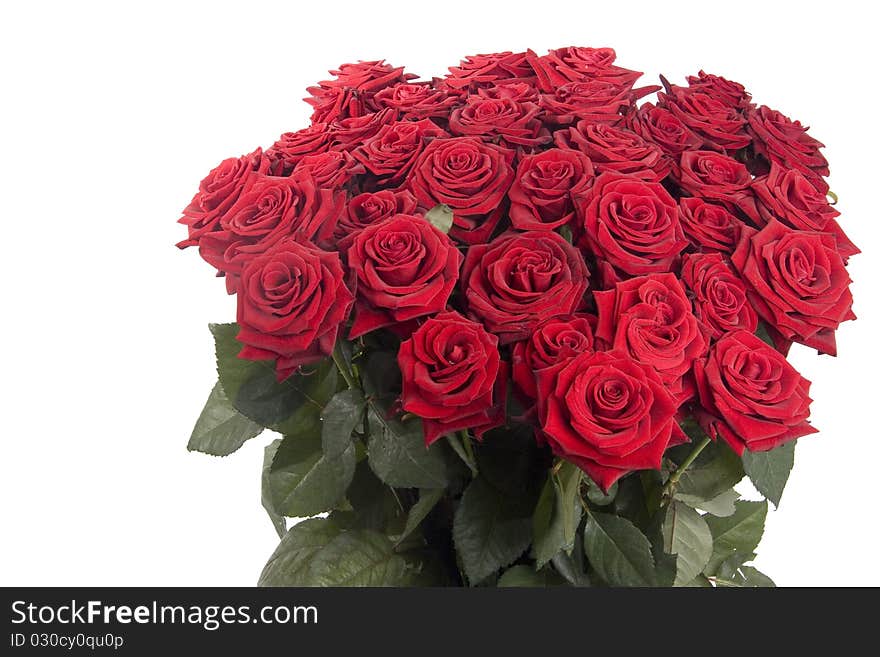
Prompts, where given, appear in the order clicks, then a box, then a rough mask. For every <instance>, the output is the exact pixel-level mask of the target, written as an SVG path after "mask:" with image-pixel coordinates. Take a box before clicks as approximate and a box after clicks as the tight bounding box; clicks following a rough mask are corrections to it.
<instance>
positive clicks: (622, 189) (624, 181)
mask: <svg viewBox="0 0 880 657" xmlns="http://www.w3.org/2000/svg"><path fill="white" fill-rule="evenodd" d="M577 212H578V221H579V222H580V227H581V228H582V229H583V230H582V232H583V237H582V240H581V242H582V244H583V246H584V247H585V248H586V249H588V250H589V251H591V252H592V253H594V254H595V255H596V257H597V258H600V259H602V260H604V261H606V262H607V263H608V264H609V265H611V266H612V267H615V268H616V269H618V270H620V271H622V272H624V273H626V274H629V275H631V276H638V275H640V274H649V273H652V272H666V271H669V270H670V269H672V268H673V264H674V263H675V262H676V261H677V260H678V257H679V254H680V253H681V251H682V249H684V247H685V246H687V241H686V240H685V238H684V233H683V232H682V230H681V224H680V223H679V220H678V205H677V204H676V203H675V199H673V198H672V197H671V196H670V195H669V192H667V191H666V189H665V188H664V187H663V186H662V185H661V184H660V183H653V182H646V181H644V180H641V179H639V178H636V177H634V176H623V175H620V174H617V173H610V172H609V173H603V174H602V175H601V176H599V177H598V178H596V182H595V183H594V184H593V187H592V188H591V189H590V191H589V192H587V194H585V195H584V197H583V198H582V199H581V200H580V202H579V204H578V206H577Z"/></svg>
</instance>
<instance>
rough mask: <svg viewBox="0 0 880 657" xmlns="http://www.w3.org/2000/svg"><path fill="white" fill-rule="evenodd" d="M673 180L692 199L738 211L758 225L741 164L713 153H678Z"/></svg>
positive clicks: (749, 179) (747, 177)
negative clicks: (719, 204) (716, 203)
mask: <svg viewBox="0 0 880 657" xmlns="http://www.w3.org/2000/svg"><path fill="white" fill-rule="evenodd" d="M674 177H675V178H676V182H678V184H679V185H680V186H681V188H682V190H683V191H685V192H686V193H688V194H690V195H691V196H699V197H700V198H703V199H707V200H712V201H717V202H718V203H721V204H722V205H724V206H725V207H726V208H727V209H728V210H730V211H731V212H735V211H736V210H739V211H741V212H742V213H743V214H745V216H746V217H748V218H749V219H750V220H751V221H752V222H760V215H759V214H758V208H757V206H756V205H755V196H754V193H753V192H752V188H751V185H752V176H751V174H750V173H749V170H748V169H747V168H746V166H745V165H744V164H743V163H742V162H738V161H737V160H734V159H733V158H732V157H728V156H726V155H722V154H721V153H716V152H714V151H688V152H687V153H682V154H681V160H680V161H679V168H678V169H677V170H676V171H675V173H674Z"/></svg>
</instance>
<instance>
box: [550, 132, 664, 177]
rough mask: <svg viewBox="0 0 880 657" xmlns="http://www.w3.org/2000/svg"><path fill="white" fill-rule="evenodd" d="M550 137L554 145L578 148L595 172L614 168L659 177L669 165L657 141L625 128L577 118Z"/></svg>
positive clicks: (625, 172) (619, 171) (638, 174)
mask: <svg viewBox="0 0 880 657" xmlns="http://www.w3.org/2000/svg"><path fill="white" fill-rule="evenodd" d="M553 137H554V140H555V141H556V145H557V146H559V147H561V148H571V149H574V150H579V151H581V152H582V153H584V154H585V155H586V156H587V157H589V158H590V161H591V162H592V163H593V165H594V166H595V168H596V172H597V173H604V172H605V171H616V172H617V173H624V174H631V175H633V176H636V177H638V178H643V179H645V180H650V181H660V180H663V179H664V178H665V177H666V175H667V174H668V173H669V170H670V168H671V167H672V163H671V162H670V161H669V158H667V157H666V156H665V155H664V153H663V151H662V150H661V149H660V147H659V146H657V144H653V143H650V142H647V141H645V140H644V139H642V138H641V137H639V136H638V135H637V134H636V133H634V132H633V131H632V130H627V129H626V128H618V127H615V126H611V125H606V124H604V123H591V122H590V121H578V124H577V125H576V126H573V127H570V128H568V129H567V130H559V131H557V132H556V134H555V135H554V136H553Z"/></svg>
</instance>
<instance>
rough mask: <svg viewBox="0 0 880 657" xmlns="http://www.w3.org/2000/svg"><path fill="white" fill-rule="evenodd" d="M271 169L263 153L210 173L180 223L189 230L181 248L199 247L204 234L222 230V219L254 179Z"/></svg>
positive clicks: (235, 159)
mask: <svg viewBox="0 0 880 657" xmlns="http://www.w3.org/2000/svg"><path fill="white" fill-rule="evenodd" d="M268 168H269V160H268V159H267V158H266V157H265V156H264V155H263V151H262V150H261V149H259V148H258V149H257V150H255V151H254V152H253V153H251V154H250V155H242V156H241V157H230V158H228V159H226V160H223V161H222V162H221V163H220V164H218V165H217V166H216V167H214V168H213V169H211V171H210V173H208V175H207V176H205V178H204V180H202V182H201V183H199V191H198V192H196V195H195V196H193V198H192V201H190V203H189V205H188V206H186V208H185V209H184V210H183V216H182V217H181V218H180V219H178V223H181V224H184V225H185V226H186V227H187V232H188V237H187V239H185V240H183V241H181V242H180V243H178V244H177V246H178V248H181V249H185V248H186V247H188V246H197V245H198V243H199V238H201V236H202V235H204V234H205V233H210V232H212V231H214V230H217V229H219V227H220V219H222V218H223V215H224V214H225V213H226V211H227V210H228V209H229V208H230V207H231V206H232V204H233V203H235V201H236V200H237V199H238V197H239V195H240V194H241V190H243V189H244V188H245V187H246V186H247V185H248V184H249V182H250V181H251V179H252V178H260V177H262V175H263V174H264V173H266V170H267V169H268Z"/></svg>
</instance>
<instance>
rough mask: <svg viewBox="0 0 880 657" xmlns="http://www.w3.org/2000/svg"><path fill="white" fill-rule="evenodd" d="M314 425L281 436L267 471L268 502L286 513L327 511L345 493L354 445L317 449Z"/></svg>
mask: <svg viewBox="0 0 880 657" xmlns="http://www.w3.org/2000/svg"><path fill="white" fill-rule="evenodd" d="M321 443H322V437H321V435H320V434H319V433H318V429H317V426H314V425H313V426H311V427H309V426H305V427H303V428H302V429H301V432H300V433H299V434H295V435H288V436H285V437H284V439H283V440H282V442H281V445H279V447H278V452H277V453H276V454H275V459H274V460H273V461H272V466H271V468H270V471H269V491H270V495H271V500H272V505H273V506H274V507H275V509H277V510H278V512H279V513H282V514H284V515H285V516H290V517H307V516H313V515H316V514H318V513H323V512H324V511H329V510H330V509H332V508H333V507H334V506H336V505H337V504H338V503H339V502H340V501H341V500H342V499H343V498H344V496H345V491H346V489H347V488H348V485H349V484H350V483H351V480H352V477H353V476H354V469H355V463H356V454H355V445H354V444H353V443H349V445H348V447H346V448H345V450H344V451H342V452H341V453H339V454H337V455H335V456H334V455H327V454H322V452H321Z"/></svg>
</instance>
